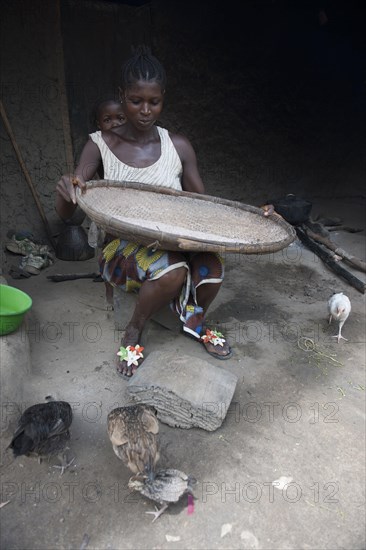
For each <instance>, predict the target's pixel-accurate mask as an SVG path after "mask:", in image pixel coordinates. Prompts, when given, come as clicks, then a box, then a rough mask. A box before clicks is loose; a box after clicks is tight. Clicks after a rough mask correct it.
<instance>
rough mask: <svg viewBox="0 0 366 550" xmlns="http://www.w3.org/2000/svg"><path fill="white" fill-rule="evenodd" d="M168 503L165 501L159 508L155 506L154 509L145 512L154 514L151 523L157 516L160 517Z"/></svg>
mask: <svg viewBox="0 0 366 550" xmlns="http://www.w3.org/2000/svg"><path fill="white" fill-rule="evenodd" d="M168 506H169V504H167V503H166V502H165V503H164V504H163V506H162V507H161V508H160V510H159V508H158V507H157V506H155V511H153V510H150V511H149V512H145V513H146V514H152V515H153V516H154V519H153V520H152V522H151V523H154V521H156V520H157V519H158V517H160V516H161V515H162V514H163V513H164V512H165V510H166V509H167V508H168Z"/></svg>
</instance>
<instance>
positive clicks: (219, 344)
mask: <svg viewBox="0 0 366 550" xmlns="http://www.w3.org/2000/svg"><path fill="white" fill-rule="evenodd" d="M165 84H166V76H165V71H164V68H163V66H162V65H161V63H160V62H159V61H158V60H157V59H156V58H155V57H154V56H153V55H151V53H150V52H148V51H147V50H146V49H143V48H140V49H138V50H137V51H136V52H135V54H134V55H133V56H132V57H131V58H130V59H129V60H128V61H127V62H126V63H125V65H124V66H123V70H122V85H121V88H120V100H121V104H122V108H123V113H124V116H125V120H126V122H125V124H123V125H122V126H119V127H118V128H114V129H113V131H111V130H109V131H102V132H101V131H98V132H95V133H93V134H90V139H89V141H88V142H87V144H86V145H85V147H84V149H83V151H82V153H81V157H80V161H79V164H78V166H77V168H76V170H75V174H74V175H73V176H63V177H62V178H61V180H60V181H59V182H58V184H57V188H56V190H57V199H56V210H57V212H58V213H59V215H60V216H61V218H63V219H67V218H69V217H70V216H71V215H72V214H73V212H74V210H75V208H76V198H75V189H74V186H75V185H77V186H79V187H80V188H81V189H82V190H84V189H85V181H87V180H89V179H92V177H93V176H94V174H95V172H96V170H97V168H98V165H99V163H100V161H102V162H103V167H104V178H105V179H110V180H117V181H131V182H140V183H145V184H151V185H159V186H164V187H169V188H173V189H177V190H182V189H183V190H184V191H190V192H194V193H204V191H205V189H204V185H203V182H202V179H201V177H200V175H199V172H198V168H197V159H196V155H195V152H194V150H193V148H192V146H191V144H190V142H189V141H188V140H187V139H186V138H185V137H183V136H182V135H178V134H172V133H170V132H168V131H167V130H165V129H163V128H160V127H158V126H156V121H157V120H158V119H159V116H160V114H161V112H162V108H163V103H164V94H165ZM100 269H101V274H102V277H103V279H104V280H105V281H106V282H109V283H111V284H112V285H113V286H119V287H122V288H123V289H125V290H126V291H131V290H136V289H138V299H137V303H136V307H135V310H134V313H133V315H132V318H131V320H130V322H129V324H128V326H127V327H126V331H125V335H124V338H123V340H122V342H121V344H122V346H121V348H120V351H119V352H118V356H119V357H118V359H117V372H118V373H119V374H121V375H122V376H123V377H125V378H130V377H131V376H132V375H133V373H134V372H135V371H136V369H137V368H138V367H139V365H140V364H141V361H142V360H143V354H142V350H143V348H141V346H140V344H139V342H140V337H141V333H142V330H143V328H144V326H145V323H146V322H147V321H148V319H150V317H151V316H152V315H153V314H154V313H156V312H157V311H159V310H160V309H161V308H162V307H163V306H165V305H166V304H169V303H171V304H172V305H174V309H175V311H177V313H178V314H179V316H180V319H181V320H182V322H183V330H184V332H185V333H186V334H189V335H191V336H192V337H194V338H196V339H197V341H199V342H201V343H202V344H203V345H204V346H205V348H206V350H207V352H208V353H210V354H211V355H213V356H214V357H216V358H218V359H228V358H229V357H231V355H232V350H231V348H230V346H229V345H228V343H227V342H226V340H225V338H224V337H223V336H222V334H220V333H217V332H215V331H211V330H209V329H208V327H206V326H205V315H206V313H207V310H208V308H209V306H210V304H211V303H212V301H213V299H214V298H215V296H216V295H217V293H218V291H219V289H220V286H221V284H222V281H223V276H224V267H223V262H222V258H221V257H220V256H219V255H218V254H214V253H195V254H193V253H192V254H188V255H187V254H182V253H180V252H170V251H167V252H165V251H161V250H156V251H151V250H148V249H147V248H146V247H144V246H141V245H139V244H138V243H131V242H127V241H124V240H121V239H117V238H115V237H113V236H112V235H108V236H107V240H106V243H105V247H104V249H103V253H102V256H101V258H100Z"/></svg>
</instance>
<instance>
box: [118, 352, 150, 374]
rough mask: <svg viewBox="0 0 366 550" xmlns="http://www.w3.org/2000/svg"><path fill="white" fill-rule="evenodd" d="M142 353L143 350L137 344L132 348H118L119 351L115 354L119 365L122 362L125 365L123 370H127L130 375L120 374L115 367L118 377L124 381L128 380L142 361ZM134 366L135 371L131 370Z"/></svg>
mask: <svg viewBox="0 0 366 550" xmlns="http://www.w3.org/2000/svg"><path fill="white" fill-rule="evenodd" d="M143 351H144V348H143V347H142V346H140V345H139V344H135V345H134V346H126V347H124V346H121V347H120V348H119V351H118V352H117V355H118V357H119V360H120V362H121V363H123V362H125V363H126V367H125V368H127V369H128V370H127V372H128V373H131V374H127V373H124V372H121V371H120V370H119V368H118V367H117V374H118V376H121V377H122V378H124V379H125V380H130V379H131V378H132V376H133V375H134V373H135V372H136V371H137V369H138V368H139V366H140V365H141V363H142V361H143V359H144V356H143V354H142V352H143ZM134 366H135V367H136V368H135V369H134V368H133V367H134Z"/></svg>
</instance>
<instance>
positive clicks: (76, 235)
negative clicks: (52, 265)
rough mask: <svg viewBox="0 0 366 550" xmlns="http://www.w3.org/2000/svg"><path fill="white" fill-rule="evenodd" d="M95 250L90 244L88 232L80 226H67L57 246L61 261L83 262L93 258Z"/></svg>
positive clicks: (57, 255)
mask: <svg viewBox="0 0 366 550" xmlns="http://www.w3.org/2000/svg"><path fill="white" fill-rule="evenodd" d="M94 255H95V250H94V248H92V247H91V246H89V243H88V236H87V234H86V231H85V229H84V228H83V227H81V226H80V225H67V226H66V227H65V229H64V230H63V231H62V232H61V233H60V235H59V237H58V240H57V244H56V257H57V258H58V259H59V260H66V261H83V260H89V259H90V258H93V257H94Z"/></svg>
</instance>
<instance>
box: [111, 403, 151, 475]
mask: <svg viewBox="0 0 366 550" xmlns="http://www.w3.org/2000/svg"><path fill="white" fill-rule="evenodd" d="M107 425H108V435H109V439H110V440H111V442H112V445H113V450H114V452H115V453H116V455H117V456H118V458H120V459H121V460H122V462H123V463H124V464H125V465H126V466H127V467H128V468H129V469H130V470H131V472H133V473H134V474H143V475H147V476H149V477H150V478H153V476H154V470H155V465H156V463H157V461H158V460H159V456H160V454H159V451H158V440H157V434H158V432H159V422H158V420H157V418H156V412H155V410H154V409H153V408H152V407H149V406H147V405H131V406H127V407H118V408H116V409H113V410H112V411H111V412H110V413H109V414H108V420H107Z"/></svg>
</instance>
